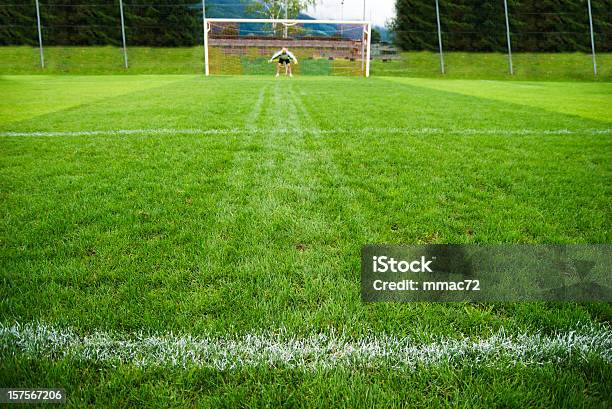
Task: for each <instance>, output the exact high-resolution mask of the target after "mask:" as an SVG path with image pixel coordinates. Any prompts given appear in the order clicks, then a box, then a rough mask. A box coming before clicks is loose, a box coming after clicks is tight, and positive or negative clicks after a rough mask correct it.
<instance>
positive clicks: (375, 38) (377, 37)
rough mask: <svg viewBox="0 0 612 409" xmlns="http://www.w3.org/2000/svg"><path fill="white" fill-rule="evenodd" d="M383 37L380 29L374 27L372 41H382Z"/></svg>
mask: <svg viewBox="0 0 612 409" xmlns="http://www.w3.org/2000/svg"><path fill="white" fill-rule="evenodd" d="M381 39H382V36H381V35H380V31H378V30H377V29H375V28H374V27H372V40H371V41H372V42H373V43H380V40H381Z"/></svg>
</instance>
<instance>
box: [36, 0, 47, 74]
mask: <svg viewBox="0 0 612 409" xmlns="http://www.w3.org/2000/svg"><path fill="white" fill-rule="evenodd" d="M36 22H37V24H38V48H39V49H40V68H45V52H44V51H43V42H42V29H41V27H40V7H39V6H38V0H36Z"/></svg>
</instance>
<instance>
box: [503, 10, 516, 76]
mask: <svg viewBox="0 0 612 409" xmlns="http://www.w3.org/2000/svg"><path fill="white" fill-rule="evenodd" d="M504 11H505V13H506V39H507V40H508V67H509V68H510V75H514V67H513V66H512V45H511V43H510V19H508V0H504Z"/></svg>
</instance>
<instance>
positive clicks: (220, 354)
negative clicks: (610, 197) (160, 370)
mask: <svg viewBox="0 0 612 409" xmlns="http://www.w3.org/2000/svg"><path fill="white" fill-rule="evenodd" d="M2 356H26V357H28V358H34V359H37V358H38V359H51V360H58V359H69V360H77V361H89V362H97V363H108V364H130V365H135V366H138V367H159V366H164V367H183V368H185V367H207V368H213V369H217V370H228V369H239V368H245V367H246V368H248V367H267V368H271V369H272V368H292V369H303V370H314V371H316V370H323V369H329V368H381V369H382V368H387V369H388V368H393V369H402V370H415V369H418V368H423V367H431V366H440V365H463V366H465V365H467V366H488V367H497V368H499V367H511V366H515V365H543V364H547V363H551V364H558V363H562V362H568V361H574V362H575V361H576V360H578V361H582V362H587V361H589V360H592V359H601V360H603V361H605V362H607V363H610V362H612V330H611V328H610V327H609V326H604V325H595V324H587V325H580V326H578V327H577V329H576V330H575V331H567V332H558V333H555V334H552V335H544V334H540V333H535V334H527V333H525V334H521V335H514V336H512V335H507V334H505V332H504V331H503V330H502V331H499V332H497V333H494V334H491V335H490V336H488V337H486V338H480V339H475V338H460V339H451V338H440V339H438V340H437V341H434V342H431V343H423V342H418V341H415V340H414V339H411V338H400V337H395V336H391V335H372V336H368V337H363V338H354V337H349V336H346V335H344V334H338V333H334V332H331V333H327V334H323V333H318V334H313V335H310V336H306V337H297V336H292V335H291V334H289V333H288V332H287V331H286V330H283V329H281V330H279V331H276V332H261V333H253V334H245V335H235V336H226V337H219V336H210V337H209V336H191V335H175V334H172V333H167V334H161V335H144V334H134V335H125V334H116V333H108V332H95V333H92V334H90V335H79V334H77V333H76V332H75V331H74V330H71V329H68V328H59V327H55V326H51V325H46V324H44V323H27V324H11V325H5V324H0V359H2Z"/></svg>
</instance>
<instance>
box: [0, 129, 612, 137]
mask: <svg viewBox="0 0 612 409" xmlns="http://www.w3.org/2000/svg"><path fill="white" fill-rule="evenodd" d="M287 132H290V133H298V134H303V133H316V134H339V133H361V134H376V133H391V134H407V135H435V134H453V135H503V136H511V135H576V134H578V135H608V134H611V133H612V128H604V129H528V128H524V129H472V128H449V129H442V128H361V129H318V128H313V129H299V128H297V129H293V128H291V129H289V128H288V129H279V128H274V129H249V128H227V129H225V128H219V129H191V128H187V129H172V128H153V129H115V130H91V131H32V132H16V131H15V132H10V131H9V132H0V137H53V136H55V137H59V136H129V135H143V136H146V135H241V134H255V133H264V134H275V133H287Z"/></svg>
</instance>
